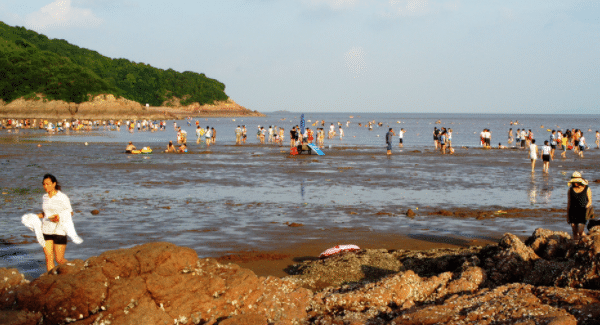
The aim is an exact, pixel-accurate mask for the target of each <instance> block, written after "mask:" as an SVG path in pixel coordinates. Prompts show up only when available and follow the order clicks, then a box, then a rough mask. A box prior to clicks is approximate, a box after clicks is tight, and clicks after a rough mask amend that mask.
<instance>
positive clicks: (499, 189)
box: [0, 134, 600, 276]
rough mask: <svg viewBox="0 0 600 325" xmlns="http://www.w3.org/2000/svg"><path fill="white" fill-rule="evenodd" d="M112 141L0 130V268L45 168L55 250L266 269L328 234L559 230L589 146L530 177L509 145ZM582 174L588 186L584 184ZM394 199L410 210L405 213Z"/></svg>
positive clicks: (386, 244) (455, 237)
mask: <svg viewBox="0 0 600 325" xmlns="http://www.w3.org/2000/svg"><path fill="white" fill-rule="evenodd" d="M38 144H41V147H38V146H37V145H38ZM123 149H124V147H123V146H122V145H120V144H114V143H92V144H90V145H88V146H85V145H84V144H83V143H73V142H44V141H38V140H35V141H34V140H32V139H28V138H26V137H20V138H15V137H14V136H7V135H6V134H4V135H3V136H2V137H0V152H1V153H0V167H2V168H0V189H1V190H2V196H1V197H0V200H1V201H0V202H2V203H3V207H2V209H3V212H4V213H3V215H4V218H3V219H2V221H1V223H2V228H4V229H7V231H6V232H5V234H4V235H3V245H2V249H3V251H2V253H0V255H1V256H2V257H3V258H2V259H0V267H6V266H12V267H15V266H16V267H19V269H20V270H22V272H23V271H24V273H26V274H28V275H29V276H36V275H39V274H40V273H41V272H40V265H43V253H42V251H41V248H40V247H39V245H37V243H35V242H34V241H35V239H34V238H33V233H30V232H29V231H28V230H27V229H26V228H25V227H24V226H22V225H21V224H20V216H21V215H23V214H25V213H28V212H36V211H38V210H39V209H40V208H41V197H42V195H43V192H42V189H41V185H40V184H41V177H42V175H43V174H44V173H47V172H51V173H53V174H55V175H56V176H57V177H58V179H59V181H61V182H62V184H63V188H64V189H63V191H64V192H65V193H67V194H68V195H69V197H70V198H71V203H72V205H73V208H74V210H75V211H76V214H75V224H76V228H77V230H78V232H79V234H80V235H81V237H83V238H84V239H85V240H86V241H85V242H84V243H83V244H82V245H73V244H69V246H68V248H67V258H68V259H73V258H80V259H86V258H88V257H90V256H94V255H98V254H100V253H101V252H103V251H105V250H109V249H116V248H123V247H131V246H134V245H137V244H141V243H145V242H151V241H169V242H173V243H175V244H177V245H182V246H188V247H191V248H193V249H195V250H196V251H197V252H198V254H199V255H200V256H201V257H214V258H220V259H221V260H222V261H231V262H236V263H238V264H240V265H242V266H244V267H247V268H250V269H252V270H254V271H255V272H256V273H257V274H259V275H275V276H284V275H285V271H284V270H285V267H287V266H288V265H290V264H293V263H295V262H299V261H302V260H305V259H314V258H317V257H318V254H319V253H320V252H322V251H324V250H325V249H327V248H329V247H332V246H335V245H338V244H356V245H359V246H360V247H364V248H385V249H417V250H422V249H429V248H439V247H465V246H470V245H478V246H481V245H485V244H488V243H492V242H494V241H496V240H497V239H499V238H500V237H501V236H502V234H504V233H506V232H511V233H514V234H516V235H518V236H522V238H525V237H526V236H528V235H530V234H531V233H532V232H533V230H534V229H535V228H538V227H542V226H543V227H544V228H548V229H552V230H563V231H569V228H568V225H567V224H566V223H565V221H564V213H565V212H564V209H565V207H566V191H567V186H566V181H567V180H568V178H569V176H570V174H571V173H572V172H573V171H574V170H582V171H583V172H584V175H585V177H586V178H588V179H590V180H592V181H593V180H596V179H600V172H599V169H598V163H597V161H598V155H599V152H598V151H597V150H590V151H587V152H586V158H585V159H579V158H574V156H573V154H572V153H571V152H569V158H568V159H565V160H562V159H560V158H559V159H557V160H555V161H553V162H552V163H551V165H550V173H549V175H543V174H542V172H541V169H542V168H541V162H540V163H539V165H538V170H537V171H536V173H535V174H533V176H532V174H531V173H530V163H529V160H528V159H527V154H526V152H525V151H521V150H512V149H511V150H483V149H479V148H457V150H456V154H455V155H452V156H442V155H440V154H439V152H436V151H434V150H433V148H423V149H419V150H412V149H411V150H403V151H400V150H399V149H397V148H395V149H394V154H393V155H392V157H386V156H385V150H384V149H385V148H383V147H382V148H372V147H353V146H347V147H343V146H340V147H336V148H334V149H331V150H327V151H326V156H324V157H318V156H314V155H313V156H310V155H302V156H297V157H291V156H289V155H288V150H289V149H288V148H287V147H281V148H280V147H274V146H270V145H263V146H261V145H246V146H234V145H229V144H219V143H217V145H216V146H211V147H210V148H209V149H207V148H205V147H202V146H198V145H196V144H191V145H190V151H191V152H190V153H188V154H165V153H161V152H160V151H159V150H157V149H158V148H156V149H155V153H154V154H152V155H147V156H142V155H126V154H124V153H123ZM590 184H591V188H592V191H593V193H596V184H597V183H593V182H592V183H590ZM5 193H6V194H5ZM594 197H597V196H596V194H594ZM408 209H412V210H413V211H414V212H416V216H414V217H412V218H410V217H407V216H406V212H407V210H408ZM92 210H98V212H99V214H98V215H92V214H91V213H90V212H91V211H92ZM10 252H17V253H15V254H16V256H17V257H10V256H9V253H10ZM15 254H13V256H14V255H15Z"/></svg>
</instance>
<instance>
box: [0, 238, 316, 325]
mask: <svg viewBox="0 0 600 325" xmlns="http://www.w3.org/2000/svg"><path fill="white" fill-rule="evenodd" d="M310 297H311V293H310V291H309V290H307V289H303V288H299V287H297V286H296V285H295V284H294V283H293V282H291V281H289V280H282V279H278V278H273V277H268V278H259V277H257V276H256V275H254V273H253V272H252V271H250V270H247V269H242V268H240V267H238V266H237V265H235V264H230V265H222V264H219V263H217V262H216V261H215V260H212V259H203V260H199V259H198V257H197V255H196V253H195V252H194V251H193V250H192V249H189V248H183V247H177V246H175V245H172V244H169V243H150V244H145V245H141V246H137V247H133V248H130V249H122V250H116V251H109V252H106V253H104V254H102V255H100V256H97V257H92V258H90V259H88V260H87V261H85V262H83V261H81V260H76V261H73V262H70V263H68V264H66V265H61V266H58V267H56V268H55V269H53V270H52V271H51V272H50V273H49V274H45V275H42V276H41V277H40V278H38V279H36V280H34V281H32V282H31V283H28V284H21V285H20V286H17V287H16V288H14V289H13V290H10V291H6V292H5V293H4V294H2V296H0V300H1V302H2V303H1V304H0V309H4V310H7V311H10V312H12V313H13V314H14V316H15V321H14V322H13V323H12V324H20V323H21V320H20V318H24V317H25V316H27V315H32V316H29V317H30V318H35V317H37V319H34V321H33V322H32V323H31V324H37V322H38V321H40V320H42V323H43V324H62V323H71V322H72V323H74V324H92V323H94V324H216V323H217V322H219V321H221V320H224V319H227V318H230V317H233V316H238V317H242V316H243V315H245V314H246V313H248V315H249V316H248V317H253V318H254V319H264V320H268V321H269V322H272V323H280V324H289V323H291V322H292V321H293V320H295V319H303V318H305V315H306V310H305V309H306V307H307V306H308V303H309V299H310ZM17 316H19V317H20V318H17ZM9 324H11V323H9Z"/></svg>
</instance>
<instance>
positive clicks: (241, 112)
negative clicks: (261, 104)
mask: <svg viewBox="0 0 600 325" xmlns="http://www.w3.org/2000/svg"><path fill="white" fill-rule="evenodd" d="M180 101H181V100H180V99H179V98H176V97H173V98H171V100H169V101H165V102H164V103H163V106H162V107H158V108H156V109H159V110H160V109H167V110H170V111H171V112H173V113H175V112H176V113H177V114H183V115H186V116H187V115H191V116H217V115H218V116H265V115H264V114H262V113H259V112H257V111H251V110H249V109H247V108H245V107H244V106H241V105H239V104H238V103H236V102H235V101H234V100H233V99H231V98H228V99H227V100H226V101H218V102H214V103H213V104H204V105H200V104H199V103H192V104H190V105H181V103H180Z"/></svg>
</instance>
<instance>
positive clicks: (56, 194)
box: [38, 174, 83, 271]
mask: <svg viewBox="0 0 600 325" xmlns="http://www.w3.org/2000/svg"><path fill="white" fill-rule="evenodd" d="M42 185H43V186H44V190H45V191H46V193H47V194H45V195H44V198H43V203H42V209H43V211H44V212H42V213H40V214H38V217H40V218H43V219H42V232H43V234H44V241H45V245H44V254H45V255H46V269H47V270H48V271H50V270H52V269H53V268H54V260H55V259H56V262H57V263H58V264H64V263H66V262H67V260H66V259H65V249H66V248H67V235H69V237H71V239H72V240H73V242H75V243H76V244H80V243H81V242H83V240H82V239H81V238H79V236H77V233H76V232H75V227H74V226H73V219H72V213H73V209H72V208H71V202H70V201H69V198H68V197H67V196H66V195H65V194H64V193H63V192H61V191H60V185H59V184H58V182H57V180H56V177H54V176H53V175H51V174H46V175H44V178H43V181H42Z"/></svg>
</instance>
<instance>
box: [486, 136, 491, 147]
mask: <svg viewBox="0 0 600 325" xmlns="http://www.w3.org/2000/svg"><path fill="white" fill-rule="evenodd" d="M491 141H492V139H490V138H486V139H485V144H487V145H488V146H490V142H491Z"/></svg>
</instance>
